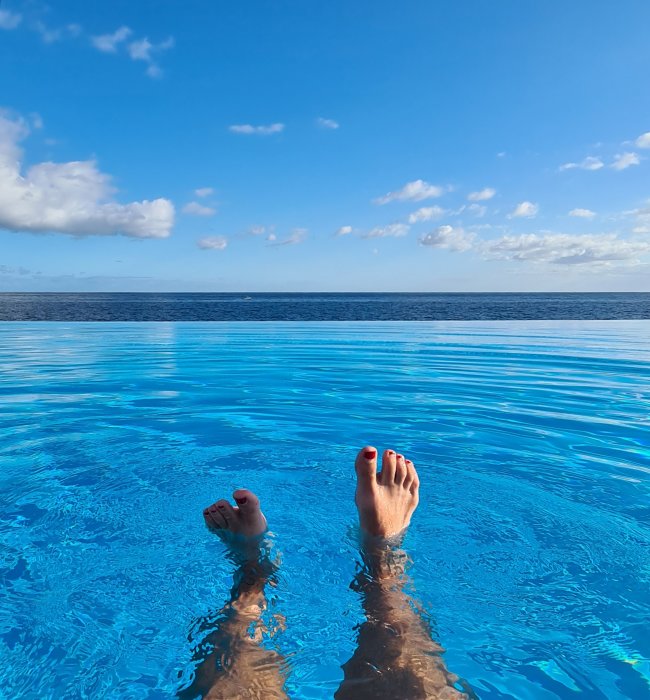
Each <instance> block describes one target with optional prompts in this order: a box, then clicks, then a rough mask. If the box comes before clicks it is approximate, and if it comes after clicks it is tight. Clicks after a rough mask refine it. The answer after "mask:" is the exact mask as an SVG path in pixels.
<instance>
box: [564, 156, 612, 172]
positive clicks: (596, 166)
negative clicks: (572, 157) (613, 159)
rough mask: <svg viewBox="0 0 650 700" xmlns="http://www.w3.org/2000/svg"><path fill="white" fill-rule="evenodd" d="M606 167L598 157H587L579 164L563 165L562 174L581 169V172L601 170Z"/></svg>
mask: <svg viewBox="0 0 650 700" xmlns="http://www.w3.org/2000/svg"><path fill="white" fill-rule="evenodd" d="M604 167H605V163H603V161H602V160H601V159H600V158H598V157H597V156H587V157H586V158H585V159H584V160H582V161H580V162H579V163H564V165H561V166H560V168H559V170H560V172H562V171H564V170H573V169H575V168H580V169H581V170H600V169H601V168H604Z"/></svg>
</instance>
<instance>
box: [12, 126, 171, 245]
mask: <svg viewBox="0 0 650 700" xmlns="http://www.w3.org/2000/svg"><path fill="white" fill-rule="evenodd" d="M28 133H29V128H28V126H27V123H26V122H25V120H23V119H11V118H9V117H8V116H7V115H6V114H3V113H1V112H0V228H4V229H7V230H10V231H26V232H30V233H46V232H57V233H66V234H70V235H73V236H89V235H100V236H101V235H104V236H109V235H117V234H121V235H124V236H131V237H133V238H166V237H167V236H169V235H170V233H171V229H172V226H173V224H174V206H173V204H172V203H171V202H170V201H169V200H167V199H155V200H153V201H149V200H144V201H141V202H131V203H129V204H119V203H118V202H115V201H112V196H113V195H114V193H115V189H114V188H113V187H112V185H111V178H110V176H109V175H106V174H104V173H102V172H100V171H99V170H98V169H97V164H96V163H95V161H72V162H69V163H50V162H45V163H38V164H36V165H33V166H31V167H30V168H29V169H28V170H27V171H26V172H24V173H21V162H20V161H21V158H22V150H21V148H20V146H19V142H20V141H21V140H23V139H25V138H26V137H27V135H28Z"/></svg>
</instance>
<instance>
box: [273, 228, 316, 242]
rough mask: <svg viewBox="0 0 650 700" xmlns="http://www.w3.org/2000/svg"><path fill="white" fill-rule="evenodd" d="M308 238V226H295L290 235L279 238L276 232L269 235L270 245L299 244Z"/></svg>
mask: <svg viewBox="0 0 650 700" xmlns="http://www.w3.org/2000/svg"><path fill="white" fill-rule="evenodd" d="M306 238H307V229H306V228H294V229H293V231H292V232H291V234H290V235H289V236H287V237H286V238H282V239H281V240H278V239H277V237H276V236H275V234H270V235H269V237H268V239H267V240H268V241H269V245H272V246H283V245H297V244H298V243H302V242H303V241H304V240H305V239H306Z"/></svg>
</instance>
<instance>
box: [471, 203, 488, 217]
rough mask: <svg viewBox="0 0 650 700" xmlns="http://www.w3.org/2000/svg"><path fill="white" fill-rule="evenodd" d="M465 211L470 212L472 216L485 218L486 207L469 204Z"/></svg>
mask: <svg viewBox="0 0 650 700" xmlns="http://www.w3.org/2000/svg"><path fill="white" fill-rule="evenodd" d="M467 211H470V212H472V214H474V216H479V217H481V216H485V215H486V214H487V207H485V206H483V205H482V204H476V203H474V204H470V205H469V206H468V207H467Z"/></svg>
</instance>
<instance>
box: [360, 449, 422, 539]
mask: <svg viewBox="0 0 650 700" xmlns="http://www.w3.org/2000/svg"><path fill="white" fill-rule="evenodd" d="M355 469H356V472H357V492H356V496H355V502H356V504H357V509H358V510H359V522H360V523H361V528H362V529H363V530H364V531H365V532H367V533H368V534H369V535H373V536H374V537H391V536H392V535H397V534H399V533H400V532H402V530H404V529H405V528H407V527H408V525H409V523H410V522H411V516H412V515H413V511H414V510H415V509H416V508H417V505H418V500H419V496H418V490H419V488H420V480H419V479H418V474H417V472H416V471H415V466H414V465H413V462H411V460H409V459H404V457H403V456H402V455H401V454H397V453H396V452H395V451H394V450H386V451H385V452H384V455H383V459H382V467H381V472H380V473H379V474H378V473H377V450H376V449H375V448H374V447H364V448H363V449H362V450H361V452H359V454H358V455H357V461H356V464H355Z"/></svg>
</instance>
